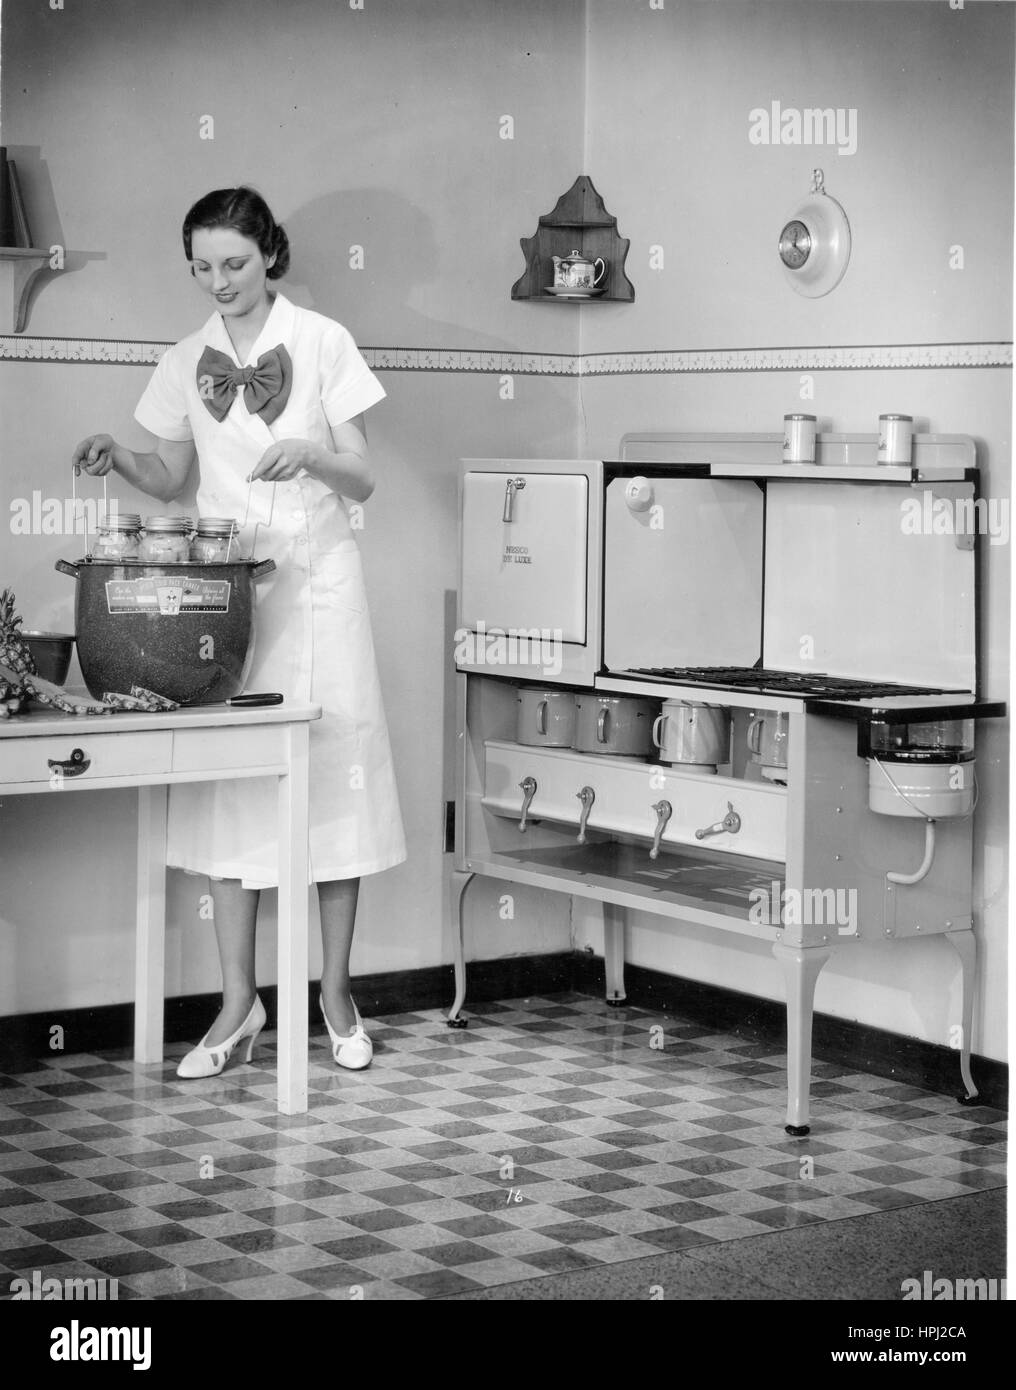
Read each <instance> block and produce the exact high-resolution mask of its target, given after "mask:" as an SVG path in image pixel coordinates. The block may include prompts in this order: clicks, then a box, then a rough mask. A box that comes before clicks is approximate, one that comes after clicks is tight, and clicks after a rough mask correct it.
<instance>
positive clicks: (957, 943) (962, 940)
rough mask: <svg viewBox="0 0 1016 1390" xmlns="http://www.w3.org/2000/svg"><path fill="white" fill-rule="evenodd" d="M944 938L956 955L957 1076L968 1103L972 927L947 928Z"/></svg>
mask: <svg viewBox="0 0 1016 1390" xmlns="http://www.w3.org/2000/svg"><path fill="white" fill-rule="evenodd" d="M945 939H946V941H948V942H949V943H950V945H951V946H952V948H953V950H954V951H955V952H956V954H957V955H958V956H959V958H960V972H961V975H960V1029H961V1032H960V1076H962V1078H963V1084H964V1086H965V1087H966V1089H967V1093H966V1095H965V1096H961V1097H960V1100H961V1101H963V1102H967V1103H969V1102H970V1101H973V1100H976V1099H977V1096H978V1090H977V1087H976V1086H975V1085H974V1078H973V1076H972V1075H971V1071H970V1042H971V1037H970V1034H971V1031H972V1029H973V1026H974V982H975V980H976V978H977V938H976V936H974V933H973V931H972V930H969V929H968V930H966V931H947V932H946V934H945Z"/></svg>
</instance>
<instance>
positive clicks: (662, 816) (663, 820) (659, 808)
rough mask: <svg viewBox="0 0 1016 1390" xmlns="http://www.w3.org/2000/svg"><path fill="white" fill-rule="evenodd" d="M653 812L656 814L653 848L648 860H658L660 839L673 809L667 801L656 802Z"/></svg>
mask: <svg viewBox="0 0 1016 1390" xmlns="http://www.w3.org/2000/svg"><path fill="white" fill-rule="evenodd" d="M653 810H654V811H655V812H656V833H655V835H654V836H653V847H652V849H651V850H650V851H649V858H650V859H659V857H660V839H661V837H662V835H663V832H664V831H665V830H666V828H667V821H669V820H670V818H671V816H672V815H673V814H674V808H673V806H671V804H670V802H669V801H657V802H656V804H655V805H654V806H653Z"/></svg>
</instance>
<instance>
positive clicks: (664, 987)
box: [573, 951, 1009, 1110]
mask: <svg viewBox="0 0 1016 1390" xmlns="http://www.w3.org/2000/svg"><path fill="white" fill-rule="evenodd" d="M576 958H577V959H576V969H575V984H574V986H573V988H575V989H576V990H578V991H579V992H581V993H583V994H601V993H602V992H603V961H602V960H601V959H600V958H599V957H598V956H594V955H592V954H591V953H590V952H588V951H585V952H581V951H580V952H576ZM624 987H625V991H626V996H627V997H626V1000H625V1002H626V1003H628V1004H635V1005H638V1006H640V1007H642V1008H645V1009H655V1010H659V1011H660V1012H661V1013H676V1014H680V1015H681V1016H682V1017H683V1018H688V1019H691V1020H692V1021H693V1022H696V1023H702V1024H704V1025H705V1026H707V1027H709V1028H712V1029H715V1030H716V1031H717V1032H724V1033H733V1034H734V1035H735V1036H736V1037H740V1038H745V1039H750V1040H752V1041H757V1042H760V1043H771V1044H774V1045H777V1046H779V1047H780V1048H781V1049H782V1048H784V1047H785V1046H786V1040H787V1011H786V1007H785V1005H784V1004H782V1003H780V1002H779V1001H777V1000H772V999H759V998H758V996H757V995H753V994H742V993H740V992H739V991H737V990H733V989H724V988H723V987H722V986H720V985H708V984H702V983H700V982H698V981H696V980H685V979H683V978H681V977H680V976H676V975H664V974H663V973H662V972H661V971H659V970H647V969H645V968H644V967H643V966H639V965H627V964H626V965H625V967H624ZM812 1052H813V1053H814V1055H815V1057H816V1058H817V1059H818V1060H820V1061H823V1062H833V1063H835V1064H837V1065H840V1066H849V1067H851V1068H853V1069H854V1070H855V1071H862V1072H870V1073H871V1074H872V1075H874V1076H884V1077H892V1078H893V1080H894V1081H899V1082H900V1083H902V1084H906V1085H908V1086H920V1087H921V1088H922V1089H924V1090H926V1091H937V1092H940V1093H941V1094H942V1095H947V1096H956V1097H959V1096H960V1094H961V1093H962V1091H963V1082H962V1080H961V1079H960V1064H959V1054H958V1053H957V1052H955V1051H954V1050H953V1049H952V1048H949V1047H945V1046H942V1045H941V1044H939V1043H929V1042H922V1041H921V1040H920V1039H918V1038H907V1037H904V1036H903V1035H902V1034H900V1033H890V1032H887V1031H886V1030H885V1029H882V1028H872V1027H871V1026H869V1025H868V1024H865V1023H852V1022H850V1021H848V1020H846V1019H842V1018H833V1017H832V1015H831V1014H822V1013H816V1014H815V1018H814V1022H813V1024H812ZM970 1068H971V1071H972V1073H973V1077H974V1083H975V1085H976V1086H977V1090H978V1093H979V1096H980V1099H981V1100H982V1101H983V1103H984V1104H985V1105H992V1106H995V1107H997V1108H998V1109H1000V1110H1005V1109H1007V1108H1008V1102H1009V1068H1008V1066H1007V1064H1006V1063H1005V1062H996V1061H994V1060H993V1059H992V1058H990V1057H978V1056H972V1057H971V1059H970Z"/></svg>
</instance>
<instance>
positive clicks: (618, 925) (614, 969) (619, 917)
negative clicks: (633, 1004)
mask: <svg viewBox="0 0 1016 1390" xmlns="http://www.w3.org/2000/svg"><path fill="white" fill-rule="evenodd" d="M603 964H604V974H605V975H606V983H607V1003H608V1004H614V1005H617V1004H623V1003H624V1001H625V992H624V908H623V907H618V906H617V904H616V903H604V904H603Z"/></svg>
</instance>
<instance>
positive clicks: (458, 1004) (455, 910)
mask: <svg viewBox="0 0 1016 1390" xmlns="http://www.w3.org/2000/svg"><path fill="white" fill-rule="evenodd" d="M472 881H473V875H472V874H469V873H462V872H461V871H460V870H458V869H453V870H452V878H451V893H452V928H453V939H454V943H455V1000H454V1002H453V1003H452V1006H451V1008H450V1009H449V1011H448V1027H449V1028H465V1027H466V1025H467V1023H468V1021H469V1020H468V1019H465V1018H462V1016H461V1012H460V1011H461V1009H462V1005H463V1004H464V1003H465V1002H466V924H465V919H464V914H463V908H462V900H463V898H464V896H465V892H466V889H467V888H468V887H469V885H470V884H471V883H472Z"/></svg>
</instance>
